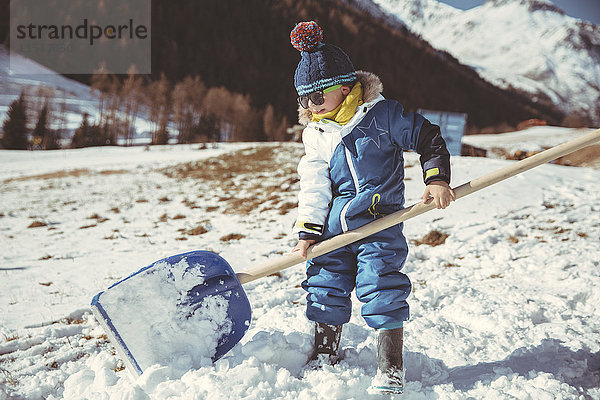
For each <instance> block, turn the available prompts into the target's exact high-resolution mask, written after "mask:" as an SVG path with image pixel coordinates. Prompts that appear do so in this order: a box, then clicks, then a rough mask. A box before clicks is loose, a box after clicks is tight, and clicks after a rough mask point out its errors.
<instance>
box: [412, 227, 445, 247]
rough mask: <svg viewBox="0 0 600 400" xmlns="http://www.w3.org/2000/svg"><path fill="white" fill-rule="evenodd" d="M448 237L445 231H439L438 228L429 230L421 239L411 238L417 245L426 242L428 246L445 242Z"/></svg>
mask: <svg viewBox="0 0 600 400" xmlns="http://www.w3.org/2000/svg"><path fill="white" fill-rule="evenodd" d="M447 238H448V234H447V233H443V232H440V231H438V230H433V231H431V232H429V233H428V234H427V235H425V236H423V238H422V239H417V240H413V243H414V244H415V245H417V246H420V245H422V244H427V245H429V246H433V247H435V246H440V245H442V244H444V243H446V239H447Z"/></svg>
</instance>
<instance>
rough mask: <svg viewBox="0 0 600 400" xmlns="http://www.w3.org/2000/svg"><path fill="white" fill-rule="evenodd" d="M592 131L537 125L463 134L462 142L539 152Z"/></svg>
mask: <svg viewBox="0 0 600 400" xmlns="http://www.w3.org/2000/svg"><path fill="white" fill-rule="evenodd" d="M592 131H593V129H572V128H563V127H559V126H536V127H532V128H528V129H524V130H522V131H515V132H506V133H500V134H489V135H467V136H463V138H462V142H463V143H465V144H468V145H471V146H474V147H478V148H480V149H485V150H492V149H503V150H504V151H506V152H508V153H510V154H514V153H515V152H516V151H518V150H521V151H526V152H538V151H542V150H545V149H547V148H550V147H554V146H557V145H559V144H561V143H564V142H567V141H569V140H572V139H575V138H578V137H580V136H583V135H585V134H587V133H590V132H592ZM491 154H493V153H491Z"/></svg>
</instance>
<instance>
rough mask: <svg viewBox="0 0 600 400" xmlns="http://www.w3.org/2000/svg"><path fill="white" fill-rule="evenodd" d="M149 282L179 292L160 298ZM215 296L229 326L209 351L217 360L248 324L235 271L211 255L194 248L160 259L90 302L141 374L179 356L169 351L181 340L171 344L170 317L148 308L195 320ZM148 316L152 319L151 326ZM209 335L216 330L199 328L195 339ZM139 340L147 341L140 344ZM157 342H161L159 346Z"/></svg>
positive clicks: (125, 357) (174, 335) (246, 305)
mask: <svg viewBox="0 0 600 400" xmlns="http://www.w3.org/2000/svg"><path fill="white" fill-rule="evenodd" d="M182 261H183V263H182ZM182 266H183V267H182ZM182 268H184V269H182ZM157 280H158V281H157ZM149 282H150V283H152V284H154V285H156V284H157V283H156V282H158V284H159V285H161V286H162V285H172V286H174V285H176V286H177V288H178V290H179V291H180V292H181V295H180V296H171V297H167V298H161V297H160V293H161V292H160V291H158V292H156V293H154V292H150V293H148V291H147V290H146V291H144V290H143V289H144V288H146V287H148V288H156V286H152V285H149V284H148V283H149ZM182 287H183V290H182V289H181V288H182ZM140 289H142V290H140ZM149 296H150V297H149ZM176 297H178V298H176ZM215 298H219V299H220V302H221V303H220V304H221V305H223V302H225V306H226V312H227V315H226V317H225V318H224V320H225V321H226V322H227V323H226V328H227V329H223V330H221V329H219V330H218V341H217V346H216V349H215V352H214V354H211V355H210V357H211V358H212V360H213V361H216V360H218V359H219V358H221V357H222V356H223V355H224V354H226V353H227V352H228V351H229V350H231V349H232V348H233V347H234V346H235V345H236V344H237V343H238V342H239V341H240V340H241V339H242V337H243V336H244V334H245V333H246V331H247V330H248V327H249V325H250V320H251V310H250V303H249V301H248V298H247V297H246V293H245V292H244V290H243V288H242V285H241V283H240V281H239V280H238V278H237V276H236V274H235V272H234V271H233V269H232V268H231V266H230V265H229V264H228V263H227V261H225V260H224V259H223V258H222V257H220V256H219V255H217V254H215V253H212V252H209V251H192V252H188V253H183V254H178V255H175V256H172V257H168V258H165V259H162V260H159V261H157V262H155V263H153V264H151V265H149V266H148V267H145V268H142V269H140V270H139V271H137V272H136V273H134V274H132V275H130V276H128V277H127V278H125V279H123V280H121V281H119V282H117V283H115V284H114V285H112V286H111V287H109V288H108V289H107V290H106V291H103V292H100V293H98V294H97V295H96V296H95V297H94V298H93V300H92V304H91V306H92V311H93V312H94V315H95V316H96V318H97V319H98V321H99V323H100V325H101V326H102V327H103V328H104V330H105V331H106V333H107V335H108V336H109V338H110V339H111V342H113V344H114V345H115V347H116V349H117V351H118V352H119V355H120V356H121V358H122V359H123V361H124V362H125V364H126V365H127V366H128V367H129V368H130V369H131V371H133V372H135V373H136V374H138V375H139V374H141V373H142V372H143V370H144V369H145V368H147V367H149V366H150V365H152V364H153V363H160V362H161V361H166V360H169V359H172V358H177V357H178V354H179V353H176V354H175V353H173V354H169V351H170V349H171V347H177V346H179V343H174V340H175V341H176V338H177V333H178V332H177V330H176V328H177V327H175V330H174V327H173V324H172V323H170V322H169V318H171V317H172V316H169V315H165V317H164V323H163V321H162V316H161V315H158V321H157V319H156V315H153V314H152V312H153V311H154V310H152V309H151V308H152V306H153V305H154V306H155V307H156V306H157V305H159V306H163V305H164V306H165V307H156V308H160V309H163V308H164V309H169V310H174V312H173V313H174V314H176V316H177V318H179V319H181V320H185V319H189V318H192V317H194V318H195V322H197V321H196V320H197V319H198V318H199V317H198V316H199V315H201V316H204V315H205V314H203V310H205V309H206V304H209V303H210V301H211V299H215ZM149 315H150V316H153V317H154V319H152V318H149V317H148V316H149ZM208 317H209V318H210V314H209V315H208ZM149 320H150V321H153V322H152V323H151V324H150V322H148V321H149ZM195 334H196V332H194V337H195ZM207 335H215V333H214V332H197V337H198V340H201V339H202V338H203V337H204V336H207ZM169 336H172V337H169ZM188 337H189V336H188ZM142 338H144V339H143V340H147V341H148V340H150V341H149V342H147V343H146V344H144V343H142V342H143V340H142ZM147 338H150V339H147ZM174 338H175V339H174ZM161 343H164V345H162V346H161ZM174 344H175V346H174ZM185 346H191V347H193V346H194V342H193V341H192V342H191V343H184V344H182V346H179V347H181V348H184V349H185V348H186V347H185ZM150 348H153V349H154V348H156V349H158V350H159V351H156V352H155V353H157V354H160V355H156V357H158V358H159V359H156V357H154V354H153V353H152V351H151V350H150ZM181 348H179V349H178V350H179V351H180V350H181ZM188 348H189V347H188ZM175 351H176V350H173V352H175ZM149 353H150V355H149Z"/></svg>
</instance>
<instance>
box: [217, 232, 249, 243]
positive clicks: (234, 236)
mask: <svg viewBox="0 0 600 400" xmlns="http://www.w3.org/2000/svg"><path fill="white" fill-rule="evenodd" d="M245 237H246V235H242V234H241V233H230V234H229V235H225V236H223V237H221V238H220V239H219V240H221V241H222V242H230V241H232V240H240V239H243V238H245Z"/></svg>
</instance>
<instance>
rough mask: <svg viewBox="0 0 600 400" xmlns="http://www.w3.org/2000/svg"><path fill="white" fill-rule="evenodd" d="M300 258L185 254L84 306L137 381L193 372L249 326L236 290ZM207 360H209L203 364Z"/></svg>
mask: <svg viewBox="0 0 600 400" xmlns="http://www.w3.org/2000/svg"><path fill="white" fill-rule="evenodd" d="M596 142H600V130H596V131H593V132H591V133H589V134H586V135H583V136H581V137H579V138H577V139H574V140H571V141H569V142H566V143H563V144H561V145H558V146H556V147H553V148H551V149H548V150H545V151H543V152H541V153H538V154H536V155H534V156H531V157H529V158H526V159H524V160H521V161H518V162H516V163H514V164H511V165H508V166H506V167H504V168H501V169H499V170H497V171H495V172H492V173H489V174H487V175H484V176H481V177H479V178H476V179H474V180H472V181H470V182H467V183H465V184H462V185H460V186H458V187H456V188H454V191H455V193H456V198H457V199H459V198H461V197H464V196H467V195H468V194H471V193H473V192H476V191H478V190H481V189H483V188H485V187H488V186H490V185H493V184H495V183H498V182H500V181H502V180H505V179H507V178H509V177H512V176H515V175H517V174H520V173H521V172H524V171H527V170H529V169H532V168H534V167H536V166H539V165H541V164H544V163H546V162H549V161H552V160H554V159H556V158H559V157H562V156H564V155H566V154H569V153H572V152H574V151H577V150H579V149H582V148H584V147H586V146H589V145H592V144H594V143H596ZM433 208H435V206H434V204H432V201H431V200H428V201H427V202H424V203H423V202H419V203H416V204H414V205H412V206H409V207H406V208H404V209H402V210H400V211H397V212H395V213H393V214H390V215H387V216H385V217H383V218H380V219H378V220H375V221H373V222H371V223H369V224H367V225H364V226H362V227H360V228H358V229H355V230H353V231H349V232H345V233H343V234H340V235H338V236H335V237H333V238H330V239H328V240H325V241H323V242H320V243H317V244H315V245H313V246H311V247H310V248H309V249H308V258H309V259H310V258H314V257H317V256H320V255H323V254H326V253H328V252H330V251H333V250H335V249H338V248H340V247H342V246H346V245H348V244H350V243H353V242H355V241H358V240H360V239H363V238H365V237H367V236H369V235H372V234H373V233H376V232H379V231H382V230H384V229H387V228H389V227H391V226H394V225H396V224H399V223H401V222H403V221H406V220H408V219H410V218H413V217H415V216H418V215H421V214H423V213H425V212H427V211H430V210H432V209H433ZM304 261H306V259H304V258H303V257H302V256H301V255H300V254H299V253H298V252H296V253H291V254H287V255H284V256H281V257H278V258H276V259H273V260H268V261H267V262H265V263H263V264H260V265H258V266H255V267H252V268H250V269H247V270H244V271H241V272H238V273H236V272H234V271H233V269H232V268H231V266H230V265H229V264H228V263H227V261H225V260H224V259H223V258H221V257H220V256H218V255H217V254H214V253H211V252H208V251H192V252H189V253H184V254H179V255H176V256H172V257H169V258H166V259H163V260H160V261H157V262H156V263H154V264H152V265H150V266H148V267H145V268H142V269H141V270H140V271H138V272H136V273H134V274H133V275H131V276H129V277H127V278H125V279H123V280H121V281H120V282H117V283H116V284H114V285H112V286H111V287H109V288H108V289H107V290H106V291H104V292H100V293H99V294H98V295H96V296H95V297H94V299H93V300H92V304H91V308H92V311H93V313H94V315H95V316H96V318H97V320H98V321H99V323H100V325H101V326H102V327H103V328H104V330H105V332H106V334H107V336H108V337H109V339H110V341H111V342H112V344H113V345H114V346H115V348H116V349H117V351H118V353H119V355H120V357H121V358H122V360H123V361H124V363H125V365H126V367H127V368H128V370H129V371H130V372H131V373H132V374H133V375H134V376H137V375H139V374H141V373H142V372H143V371H144V370H145V369H147V368H148V367H150V366H151V365H153V364H173V363H175V364H178V365H180V366H181V367H182V368H188V369H189V368H193V367H199V366H202V365H208V364H210V361H213V362H214V361H216V360H218V359H219V358H220V357H222V356H223V355H224V354H226V353H227V352H228V351H229V350H231V349H232V348H233V347H234V346H235V344H237V343H238V342H239V341H240V340H241V338H242V337H243V335H244V334H245V332H246V330H247V329H248V327H249V325H250V320H251V310H250V303H249V301H248V298H247V297H246V294H245V292H244V290H243V288H242V285H243V284H245V283H248V282H252V281H254V280H256V279H259V278H261V277H264V276H267V275H270V274H273V273H275V272H277V271H281V270H283V269H285V268H288V267H291V266H294V265H296V264H299V263H302V262H304ZM207 360H208V361H207Z"/></svg>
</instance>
